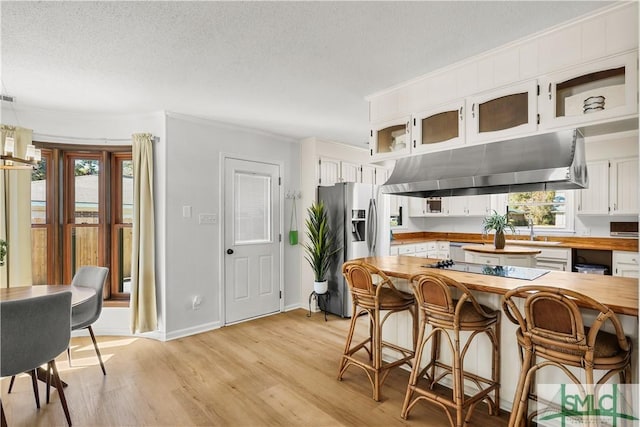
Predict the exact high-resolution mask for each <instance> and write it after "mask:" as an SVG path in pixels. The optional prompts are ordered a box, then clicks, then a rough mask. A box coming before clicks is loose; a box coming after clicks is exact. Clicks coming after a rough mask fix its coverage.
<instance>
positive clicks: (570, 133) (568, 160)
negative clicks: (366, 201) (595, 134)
mask: <svg viewBox="0 0 640 427" xmlns="http://www.w3.org/2000/svg"><path fill="white" fill-rule="evenodd" d="M587 186H588V179H587V165H586V163H585V159H584V137H583V136H582V133H580V131H579V130H577V129H575V130H565V131H559V132H554V133H547V134H541V135H534V136H528V137H524V138H518V139H512V140H508V141H499V142H492V143H488V144H482V145H474V146H470V147H464V148H458V149H452V150H447V151H441V152H437V153H431V154H422V155H414V156H410V157H405V158H401V159H399V160H397V161H396V165H395V167H394V169H393V172H392V173H391V176H390V177H389V179H388V180H387V182H386V183H385V184H384V185H383V186H382V192H383V193H388V194H397V195H405V196H414V197H437V196H465V195H476V194H494V193H512V192H524V191H546V190H570V189H580V188H586V187H587Z"/></svg>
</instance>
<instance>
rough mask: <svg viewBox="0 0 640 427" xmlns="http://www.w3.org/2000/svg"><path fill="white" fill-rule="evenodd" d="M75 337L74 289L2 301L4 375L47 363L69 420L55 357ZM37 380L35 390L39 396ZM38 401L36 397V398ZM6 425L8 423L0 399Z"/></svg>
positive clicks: (0, 322)
mask: <svg viewBox="0 0 640 427" xmlns="http://www.w3.org/2000/svg"><path fill="white" fill-rule="evenodd" d="M70 337H71V292H60V293H56V294H50V295H43V296H39V297H33V298H27V299H22V300H15V301H0V342H1V343H2V345H1V346H0V376H2V377H8V376H14V375H18V374H21V373H22V372H33V371H34V370H35V369H37V368H38V367H39V366H40V365H42V364H44V363H48V364H49V368H50V369H51V370H52V371H53V381H54V385H55V387H56V389H57V390H58V395H59V396H60V403H62V409H63V410H64V415H65V417H66V418H67V423H68V424H69V426H70V425H71V416H70V415H69V408H68V407H67V400H66V399H65V397H64V390H63V388H62V382H61V381H60V376H59V375H58V368H57V367H56V362H55V357H56V356H57V355H59V354H60V353H62V352H64V350H65V349H66V348H67V347H69V339H70ZM37 390H38V389H37V384H36V385H35V386H34V391H35V392H36V396H37ZM37 401H38V399H37V397H36V402H37ZM0 413H1V419H2V420H1V421H2V426H3V427H4V426H6V425H7V421H6V418H5V415H4V409H3V408H2V402H0Z"/></svg>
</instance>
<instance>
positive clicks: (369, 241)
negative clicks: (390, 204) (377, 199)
mask: <svg viewBox="0 0 640 427" xmlns="http://www.w3.org/2000/svg"><path fill="white" fill-rule="evenodd" d="M372 202H373V199H370V200H369V209H368V210H367V236H366V238H367V249H368V250H369V254H371V233H373V230H372V229H371V226H372V223H371V220H372V218H373V203H372Z"/></svg>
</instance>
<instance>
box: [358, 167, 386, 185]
mask: <svg viewBox="0 0 640 427" xmlns="http://www.w3.org/2000/svg"><path fill="white" fill-rule="evenodd" d="M387 173H388V171H387V169H386V168H383V167H377V166H371V165H362V167H361V174H360V175H361V180H360V182H362V183H363V184H375V185H382V184H384V183H385V182H387Z"/></svg>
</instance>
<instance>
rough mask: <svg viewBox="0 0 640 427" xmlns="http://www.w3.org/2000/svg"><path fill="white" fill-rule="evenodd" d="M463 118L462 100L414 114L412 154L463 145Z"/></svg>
mask: <svg viewBox="0 0 640 427" xmlns="http://www.w3.org/2000/svg"><path fill="white" fill-rule="evenodd" d="M463 118H464V100H459V101H456V102H452V103H449V104H446V105H442V106H440V107H437V108H433V109H430V110H427V111H423V112H421V113H418V114H415V115H414V116H413V120H412V124H413V129H412V130H411V139H412V141H413V142H412V147H411V150H412V152H414V153H428V152H433V151H439V150H446V149H449V148H453V147H458V146H460V145H463V144H464V120H463Z"/></svg>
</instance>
